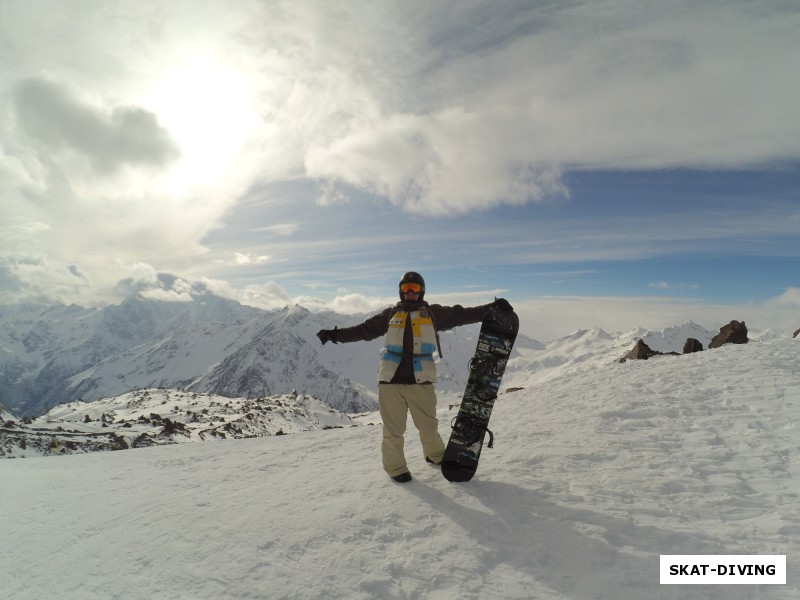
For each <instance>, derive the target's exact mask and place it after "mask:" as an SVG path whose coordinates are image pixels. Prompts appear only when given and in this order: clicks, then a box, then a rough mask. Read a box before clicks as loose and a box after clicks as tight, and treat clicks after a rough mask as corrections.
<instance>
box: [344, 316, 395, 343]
mask: <svg viewBox="0 0 800 600" xmlns="http://www.w3.org/2000/svg"><path fill="white" fill-rule="evenodd" d="M391 316H392V309H391V308H387V309H386V310H384V311H383V312H382V313H380V314H377V315H375V316H374V317H370V318H369V319H367V320H366V321H364V322H363V323H361V324H360V325H353V326H352V327H340V328H338V329H337V330H336V341H337V342H343V343H347V342H367V341H369V340H374V339H375V338H378V337H381V336H382V335H385V334H386V332H387V331H388V330H389V317H391Z"/></svg>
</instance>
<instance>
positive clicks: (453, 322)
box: [431, 304, 491, 331]
mask: <svg viewBox="0 0 800 600" xmlns="http://www.w3.org/2000/svg"><path fill="white" fill-rule="evenodd" d="M490 306H491V304H482V305H481V306H472V307H467V308H465V307H463V306H461V305H460V304H456V305H455V306H441V305H440V304H432V305H431V311H432V312H433V320H434V323H436V330H437V331H445V330H447V329H452V328H453V327H458V326H459V325H469V324H470V323H480V322H481V321H483V317H485V316H486V313H487V312H489V307H490Z"/></svg>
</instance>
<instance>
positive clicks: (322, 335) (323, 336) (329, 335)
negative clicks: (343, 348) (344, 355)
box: [317, 325, 339, 346]
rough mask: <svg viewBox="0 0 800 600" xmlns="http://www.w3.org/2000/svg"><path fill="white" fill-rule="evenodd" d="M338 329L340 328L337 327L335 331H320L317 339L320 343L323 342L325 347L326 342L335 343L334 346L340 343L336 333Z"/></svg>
mask: <svg viewBox="0 0 800 600" xmlns="http://www.w3.org/2000/svg"><path fill="white" fill-rule="evenodd" d="M338 328H339V326H338V325H337V326H336V327H334V328H333V329H320V330H319V331H318V332H317V337H318V338H319V341H320V342H322V345H323V346H324V345H325V342H333V343H334V344H338V343H339V340H338V339H337V338H338V337H339V336H338V333H337V331H336V330H337V329H338Z"/></svg>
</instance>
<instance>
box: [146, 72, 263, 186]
mask: <svg viewBox="0 0 800 600" xmlns="http://www.w3.org/2000/svg"><path fill="white" fill-rule="evenodd" d="M252 93H253V92H252V87H251V85H250V84H249V82H248V79H247V77H246V76H245V75H244V74H243V73H240V72H238V71H236V70H234V69H232V68H230V67H227V66H225V65H223V64H220V63H218V62H215V61H210V60H200V59H195V60H193V61H191V62H189V63H187V64H183V65H181V66H178V67H175V68H172V69H170V70H168V71H166V72H164V73H163V75H162V76H161V77H160V78H159V79H158V80H157V81H156V82H155V84H154V85H153V87H152V88H151V89H150V91H149V92H148V93H147V94H146V96H145V98H144V99H143V100H142V104H143V105H144V106H145V107H146V108H148V109H150V110H152V111H153V112H154V113H155V114H156V115H157V117H158V120H159V122H160V123H161V125H162V126H164V127H165V128H166V129H167V130H168V131H169V133H170V135H171V136H172V137H173V138H174V139H175V140H176V141H177V142H178V144H179V145H180V148H181V160H180V162H179V164H177V165H176V166H175V167H174V168H173V170H172V171H171V173H170V176H169V178H168V180H169V181H168V186H169V188H170V191H172V192H176V193H180V192H186V191H188V190H189V189H191V188H194V187H196V186H209V185H214V184H217V183H219V182H220V181H221V180H222V179H223V178H224V177H225V175H226V173H228V172H229V170H230V168H231V167H232V165H233V163H234V161H235V159H236V156H237V154H238V153H239V151H240V150H241V149H242V147H243V145H244V144H245V142H246V141H247V139H248V137H249V136H250V135H252V133H253V131H254V130H255V128H256V127H257V125H258V123H259V117H258V115H257V114H256V112H255V110H254V109H253V107H252Z"/></svg>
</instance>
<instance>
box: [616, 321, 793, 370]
mask: <svg viewBox="0 0 800 600" xmlns="http://www.w3.org/2000/svg"><path fill="white" fill-rule="evenodd" d="M798 332H800V330H798V331H796V332H795V337H796V336H797V333H798ZM748 341H749V340H748V338H747V326H746V325H745V323H744V321H731V322H730V323H728V324H727V325H723V326H722V327H720V330H719V333H718V334H717V335H716V336H714V338H713V339H712V340H711V343H710V344H709V345H708V349H709V350H711V349H713V348H719V347H720V346H724V345H725V344H746V343H747V342H748ZM702 351H703V344H702V343H701V342H700V341H699V340H696V339H695V338H687V340H686V343H685V344H684V345H683V354H691V353H692V352H702ZM653 356H680V353H678V352H658V351H657V350H653V349H652V348H650V346H648V345H647V344H646V343H645V341H644V340H643V339H640V340H639V341H637V342H636V345H635V346H634V347H633V349H632V350H631V351H630V352H628V354H626V355H625V356H624V357H622V358H621V359H620V361H619V362H621V363H624V362H626V361H628V360H647V359H648V358H651V357H653Z"/></svg>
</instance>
